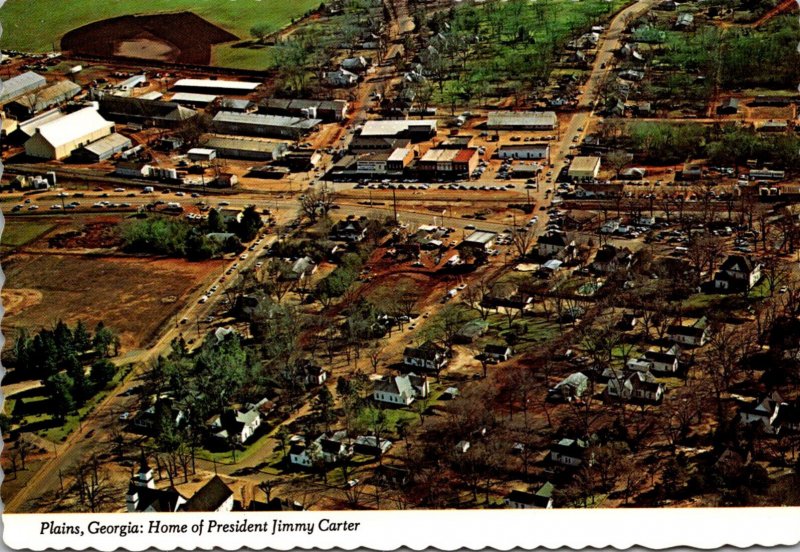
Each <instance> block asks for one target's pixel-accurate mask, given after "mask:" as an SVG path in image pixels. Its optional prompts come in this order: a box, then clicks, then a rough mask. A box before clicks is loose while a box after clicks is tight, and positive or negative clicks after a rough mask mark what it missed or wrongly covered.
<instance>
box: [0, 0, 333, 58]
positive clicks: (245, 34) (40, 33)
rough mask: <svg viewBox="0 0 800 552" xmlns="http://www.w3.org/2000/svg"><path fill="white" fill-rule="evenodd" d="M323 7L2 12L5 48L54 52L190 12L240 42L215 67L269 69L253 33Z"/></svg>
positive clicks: (311, 3) (238, 2)
mask: <svg viewBox="0 0 800 552" xmlns="http://www.w3.org/2000/svg"><path fill="white" fill-rule="evenodd" d="M319 4H320V0H292V1H291V2H285V1H282V0H80V1H77V0H70V1H68V2H64V1H63V0H36V1H35V2H31V1H30V0H6V2H5V3H4V4H2V7H0V24H2V28H3V35H2V38H0V45H2V48H3V49H10V50H21V51H26V52H49V51H51V50H52V49H53V48H54V47H55V48H59V47H60V42H61V39H62V37H64V35H66V34H67V33H69V32H70V31H72V30H74V29H77V28H79V27H82V26H84V25H87V24H89V23H95V22H98V21H102V20H105V19H111V18H117V17H120V16H126V15H153V14H159V13H177V12H186V11H191V12H193V13H195V14H196V15H198V16H200V17H202V18H204V19H206V20H207V21H209V22H210V23H213V24H214V25H217V26H219V27H220V28H221V29H223V30H224V31H227V32H229V33H232V34H233V35H236V36H237V37H238V38H239V40H235V41H231V42H226V43H224V44H218V45H215V46H214V47H213V49H212V54H211V63H212V64H213V65H220V66H226V67H239V68H245V69H264V68H266V67H267V66H268V65H269V64H270V59H269V58H270V56H269V55H268V50H267V49H266V48H264V47H260V46H259V45H256V44H252V39H251V37H250V29H251V28H252V27H254V26H257V25H264V26H266V27H267V28H269V29H271V30H272V31H277V30H279V29H281V28H283V27H285V26H286V25H288V24H290V23H291V22H292V20H293V19H296V18H299V17H301V16H303V15H304V14H305V13H307V12H308V11H309V10H311V9H314V8H316V7H318V6H319Z"/></svg>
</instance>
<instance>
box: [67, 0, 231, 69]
mask: <svg viewBox="0 0 800 552" xmlns="http://www.w3.org/2000/svg"><path fill="white" fill-rule="evenodd" d="M238 39H239V37H237V36H236V35H234V34H231V33H229V32H228V31H226V30H225V29H222V28H220V27H217V26H216V25H213V24H212V23H209V22H208V21H206V20H205V19H203V18H202V17H199V16H197V15H195V14H193V13H191V12H180V13H165V14H159V15H126V16H122V17H114V18H112V19H105V20H103V21H97V22H95V23H90V24H88V25H84V26H83V27H79V28H77V29H74V30H72V31H70V32H68V33H67V34H65V35H64V38H62V39H61V49H62V50H69V51H71V52H72V53H74V54H82V55H87V56H95V57H126V58H137V59H152V60H157V61H168V62H173V63H187V64H192V65H208V64H209V63H211V47H212V46H214V45H216V44H221V43H223V42H231V41H234V40H238Z"/></svg>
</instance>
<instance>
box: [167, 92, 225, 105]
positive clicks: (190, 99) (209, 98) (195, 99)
mask: <svg viewBox="0 0 800 552" xmlns="http://www.w3.org/2000/svg"><path fill="white" fill-rule="evenodd" d="M216 99H217V96H215V95H214V94H195V93H194V92H178V93H176V94H173V96H172V99H171V101H173V102H186V103H211V102H213V101H214V100H216Z"/></svg>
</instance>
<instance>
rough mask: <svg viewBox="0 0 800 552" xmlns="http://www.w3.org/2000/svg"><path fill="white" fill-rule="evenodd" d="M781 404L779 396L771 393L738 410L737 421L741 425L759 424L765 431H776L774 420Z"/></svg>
mask: <svg viewBox="0 0 800 552" xmlns="http://www.w3.org/2000/svg"><path fill="white" fill-rule="evenodd" d="M781 405H782V401H781V397H780V395H778V394H777V393H773V394H772V395H770V396H768V397H764V398H763V399H761V400H759V401H755V402H753V403H752V404H750V405H748V406H745V407H743V408H741V409H740V410H739V423H741V424H742V425H751V424H759V423H760V424H761V425H762V427H763V429H764V431H766V432H767V433H775V432H776V429H777V428H776V424H775V420H776V419H777V418H778V414H779V413H780V408H781Z"/></svg>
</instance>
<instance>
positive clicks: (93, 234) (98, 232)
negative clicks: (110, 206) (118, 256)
mask: <svg viewBox="0 0 800 552" xmlns="http://www.w3.org/2000/svg"><path fill="white" fill-rule="evenodd" d="M48 243H49V245H50V247H55V248H60V249H98V248H112V247H118V246H120V245H122V239H121V238H120V236H119V232H117V223H116V222H92V223H89V224H86V225H85V226H84V227H83V228H81V229H80V230H70V231H68V232H62V233H60V234H56V235H55V236H53V237H52V238H50V239H49V240H48Z"/></svg>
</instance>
